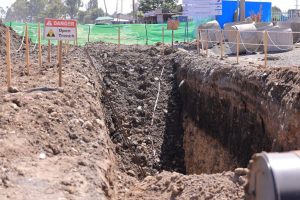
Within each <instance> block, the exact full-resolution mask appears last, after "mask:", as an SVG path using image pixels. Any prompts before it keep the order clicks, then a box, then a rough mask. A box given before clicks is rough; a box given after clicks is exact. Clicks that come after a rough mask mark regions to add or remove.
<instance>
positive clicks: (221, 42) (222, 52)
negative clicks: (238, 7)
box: [220, 30, 224, 60]
mask: <svg viewBox="0 0 300 200" xmlns="http://www.w3.org/2000/svg"><path fill="white" fill-rule="evenodd" d="M223 41H224V35H223V30H221V41H220V45H221V59H222V60H223V58H224V44H223Z"/></svg>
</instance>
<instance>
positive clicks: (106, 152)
mask: <svg viewBox="0 0 300 200" xmlns="http://www.w3.org/2000/svg"><path fill="white" fill-rule="evenodd" d="M35 54H36V53H35ZM53 54H54V52H53ZM13 60H14V62H15V65H14V67H13V81H12V82H13V86H14V87H16V88H17V89H18V90H19V92H17V93H15V94H11V93H7V91H6V87H5V85H4V84H3V85H2V86H1V89H0V190H1V194H0V199H62V198H63V199H106V198H109V197H111V195H112V194H113V192H112V191H113V190H112V182H113V180H112V179H113V175H112V174H111V173H112V170H113V166H114V159H115V158H114V155H113V154H112V152H113V144H112V143H111V142H110V139H109V136H108V134H107V129H106V126H105V122H104V116H103V112H102V105H101V102H100V97H101V90H100V88H101V87H100V86H99V85H98V82H99V81H98V80H97V76H95V75H96V73H95V72H94V71H93V69H92V68H91V67H89V66H91V65H90V64H89V62H88V59H86V57H85V56H84V53H83V51H82V50H81V49H76V50H73V51H72V52H71V53H70V55H69V56H67V57H65V58H64V60H65V62H66V64H65V66H64V75H63V77H64V87H63V88H57V82H58V74H57V69H58V68H57V66H56V65H55V64H46V63H44V64H43V66H42V67H41V68H40V67H39V66H38V65H37V61H36V60H34V59H32V62H34V63H33V64H32V65H31V70H30V71H31V74H30V76H24V74H23V73H22V72H23V68H24V66H23V64H22V62H20V61H16V57H15V56H13ZM52 61H53V63H55V57H53V58H52ZM5 67H6V66H5V64H4V63H2V62H0V71H1V72H5ZM1 74H2V75H1V76H4V74H3V73H1ZM2 80H3V79H2Z"/></svg>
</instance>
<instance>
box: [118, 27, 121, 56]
mask: <svg viewBox="0 0 300 200" xmlns="http://www.w3.org/2000/svg"><path fill="white" fill-rule="evenodd" d="M118 51H119V53H121V28H120V27H118Z"/></svg>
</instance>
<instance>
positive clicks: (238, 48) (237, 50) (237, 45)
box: [236, 30, 240, 64]
mask: <svg viewBox="0 0 300 200" xmlns="http://www.w3.org/2000/svg"><path fill="white" fill-rule="evenodd" d="M239 56H240V32H239V30H236V62H237V63H238V64H239Z"/></svg>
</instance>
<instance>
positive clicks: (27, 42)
mask: <svg viewBox="0 0 300 200" xmlns="http://www.w3.org/2000/svg"><path fill="white" fill-rule="evenodd" d="M25 27H26V28H25V44H26V52H25V59H26V67H27V75H29V71H30V69H29V65H30V63H29V38H28V24H27V23H26V26H25Z"/></svg>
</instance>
